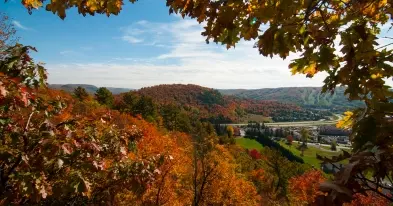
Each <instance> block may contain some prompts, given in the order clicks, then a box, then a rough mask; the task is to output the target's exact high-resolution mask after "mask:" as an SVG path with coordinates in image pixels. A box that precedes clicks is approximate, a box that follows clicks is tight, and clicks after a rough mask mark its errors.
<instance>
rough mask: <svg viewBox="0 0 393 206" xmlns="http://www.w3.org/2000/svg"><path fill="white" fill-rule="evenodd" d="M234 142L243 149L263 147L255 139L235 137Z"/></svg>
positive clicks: (259, 148)
mask: <svg viewBox="0 0 393 206" xmlns="http://www.w3.org/2000/svg"><path fill="white" fill-rule="evenodd" d="M236 144H238V145H240V146H241V147H243V148H245V149H256V150H258V151H259V150H261V149H262V148H263V146H262V145H261V144H260V143H259V142H257V141H256V140H253V139H247V138H236Z"/></svg>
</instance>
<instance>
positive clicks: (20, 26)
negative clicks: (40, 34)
mask: <svg viewBox="0 0 393 206" xmlns="http://www.w3.org/2000/svg"><path fill="white" fill-rule="evenodd" d="M12 24H13V25H15V26H16V27H17V28H19V29H23V30H31V29H30V28H28V27H26V26H23V25H22V24H21V23H20V22H19V21H15V20H13V21H12Z"/></svg>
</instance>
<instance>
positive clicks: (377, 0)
mask: <svg viewBox="0 0 393 206" xmlns="http://www.w3.org/2000/svg"><path fill="white" fill-rule="evenodd" d="M88 2H89V3H88V4H86V3H85V2H84V1H63V2H57V1H52V2H51V3H49V4H46V9H47V10H49V11H52V12H53V13H55V14H57V15H58V16H60V17H61V18H65V16H66V9H68V8H71V7H78V11H79V13H81V14H84V15H85V14H91V15H93V14H95V13H100V14H107V15H110V14H118V13H119V12H120V10H121V8H122V5H123V4H122V1H121V0H119V1H113V2H110V3H99V2H96V1H88ZM102 2H104V1H102ZM132 2H135V1H134V0H133V1H132ZM22 3H23V4H24V6H25V7H26V8H27V9H28V10H29V11H30V12H31V10H32V9H34V8H38V7H41V6H43V2H42V1H40V0H31V1H22ZM167 6H168V7H169V12H170V13H173V12H175V13H178V14H181V15H182V16H183V17H185V16H189V17H191V18H195V19H196V20H197V21H198V22H205V23H206V26H205V27H204V29H205V31H203V32H202V35H204V36H206V41H207V42H209V41H213V42H215V43H219V42H220V43H222V44H225V45H226V46H227V48H230V47H233V46H235V44H236V43H238V42H239V41H240V40H241V39H244V40H247V41H249V40H255V39H257V42H256V43H255V45H254V46H255V48H257V49H258V50H259V52H260V53H261V54H262V55H264V56H270V57H273V56H274V55H278V56H280V57H281V58H286V57H288V56H289V55H290V53H291V52H292V53H295V52H297V53H300V57H299V58H297V59H294V60H293V61H292V63H291V64H290V65H289V67H290V69H291V71H292V73H294V74H295V73H301V74H306V76H307V77H313V76H314V75H315V74H317V73H318V72H326V73H327V74H328V76H327V77H326V79H325V81H324V86H323V90H322V92H328V91H329V92H331V93H333V92H334V91H335V88H336V86H338V85H342V86H345V88H346V89H345V93H346V94H348V95H349V99H351V100H361V101H363V102H364V103H365V104H366V107H365V108H364V109H359V110H357V111H355V112H354V113H353V115H352V116H351V117H349V119H350V120H351V122H352V124H350V125H351V128H352V131H353V132H352V133H351V139H352V140H353V147H354V148H353V154H352V155H347V156H342V157H341V159H340V158H336V159H335V160H337V161H341V160H342V158H352V160H353V161H350V162H352V163H353V164H348V165H347V166H346V171H347V173H346V175H337V177H336V178H335V180H334V182H333V184H325V185H323V187H322V189H323V190H324V191H326V192H328V193H329V194H331V195H330V196H329V199H330V201H331V203H333V202H334V203H338V204H341V203H342V202H343V201H345V200H348V199H350V198H352V196H353V194H354V193H357V192H358V191H359V190H358V189H357V188H359V187H361V188H366V189H370V190H373V191H374V192H375V193H377V194H380V195H381V196H383V194H382V193H381V192H379V191H378V190H377V188H369V187H368V183H367V181H366V183H365V182H364V181H361V180H363V179H362V178H363V177H361V174H362V173H363V172H364V171H370V170H371V171H374V172H375V175H374V178H376V179H378V182H380V181H379V180H384V179H385V178H388V177H389V178H390V179H393V178H392V175H391V174H392V173H393V166H392V165H391V164H390V163H389V161H390V160H391V159H392V158H393V151H392V149H391V145H392V144H393V138H392V136H393V135H392V134H393V131H392V130H393V125H392V124H393V122H392V121H391V119H390V117H391V115H392V114H393V102H392V101H391V100H392V96H393V92H392V91H391V90H389V87H388V86H387V85H386V84H385V80H386V79H389V78H391V77H392V76H393V67H392V66H391V64H389V63H390V62H392V61H393V55H392V51H391V49H390V48H388V47H387V46H388V45H389V44H385V45H378V43H377V40H380V37H379V36H378V35H379V34H380V32H381V29H380V28H379V26H380V25H385V24H387V23H388V21H389V19H390V18H392V16H393V9H392V8H393V4H392V2H391V1H390V0H362V1H348V0H330V1H327V0H311V1H292V0H282V1H279V2H277V1H263V2H262V3H261V2H260V1H257V0H251V1H231V0H220V1H204V0H196V1H189V0H179V1H175V0H167ZM261 26H266V27H267V28H266V29H264V30H263V31H261V30H260V27H261ZM336 40H339V43H338V44H339V45H340V50H339V51H338V48H337V47H336V46H337V41H336ZM386 40H389V38H386ZM373 148H376V149H373ZM370 150H371V151H372V152H371V153H370V152H368V153H367V151H370ZM365 154H368V155H365ZM375 156H378V159H380V160H381V162H376V163H369V161H368V159H373V157H375ZM380 157H381V158H380ZM380 171H385V172H380ZM348 173H350V175H348ZM368 181H374V180H372V179H368ZM343 187H344V188H347V189H349V190H345V189H343ZM337 194H340V195H337ZM384 197H385V198H387V199H389V200H391V201H393V198H391V197H387V196H384Z"/></svg>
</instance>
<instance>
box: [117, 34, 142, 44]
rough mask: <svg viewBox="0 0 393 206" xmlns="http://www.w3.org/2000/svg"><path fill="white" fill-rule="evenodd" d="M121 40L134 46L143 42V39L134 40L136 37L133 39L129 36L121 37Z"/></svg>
mask: <svg viewBox="0 0 393 206" xmlns="http://www.w3.org/2000/svg"><path fill="white" fill-rule="evenodd" d="M122 39H123V40H124V41H126V42H129V43H131V44H136V43H140V42H143V39H139V38H136V37H133V36H130V35H125V36H122Z"/></svg>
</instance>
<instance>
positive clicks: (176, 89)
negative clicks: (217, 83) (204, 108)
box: [138, 84, 228, 106]
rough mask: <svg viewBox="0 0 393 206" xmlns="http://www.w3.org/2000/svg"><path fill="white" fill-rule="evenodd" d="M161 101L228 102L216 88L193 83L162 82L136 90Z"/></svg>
mask: <svg viewBox="0 0 393 206" xmlns="http://www.w3.org/2000/svg"><path fill="white" fill-rule="evenodd" d="M138 93H139V94H141V95H146V96H150V97H152V98H153V99H154V100H156V101H158V102H161V103H175V104H181V105H210V106H212V105H221V106H223V105H224V104H226V103H228V102H227V101H225V97H224V95H222V94H221V93H220V92H219V91H218V90H214V89H211V88H207V87H202V86H199V85H194V84H162V85H157V86H152V87H144V88H141V89H140V90H138Z"/></svg>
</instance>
